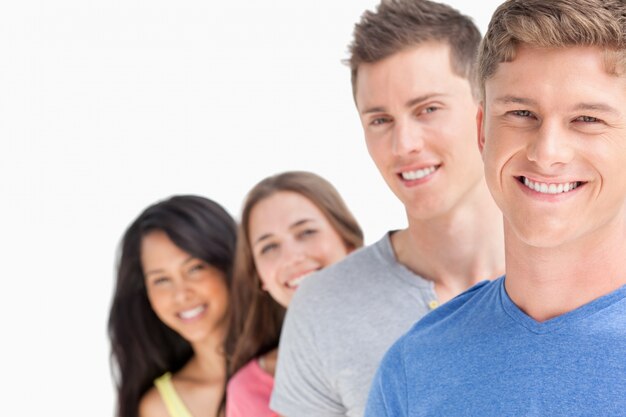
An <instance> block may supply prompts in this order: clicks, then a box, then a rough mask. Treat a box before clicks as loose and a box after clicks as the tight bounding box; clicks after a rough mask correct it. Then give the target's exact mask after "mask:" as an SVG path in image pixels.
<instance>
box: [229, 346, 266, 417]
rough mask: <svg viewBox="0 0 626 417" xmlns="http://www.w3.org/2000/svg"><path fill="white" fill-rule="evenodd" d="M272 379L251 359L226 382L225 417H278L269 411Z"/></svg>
mask: <svg viewBox="0 0 626 417" xmlns="http://www.w3.org/2000/svg"><path fill="white" fill-rule="evenodd" d="M273 388H274V377H273V376H272V375H270V374H268V373H267V372H265V371H264V370H263V369H262V368H261V366H259V361H258V359H256V358H255V359H253V360H251V361H250V362H248V363H247V364H246V365H245V366H244V367H243V368H241V369H240V370H239V371H237V373H236V374H235V375H233V377H232V378H231V379H230V381H228V386H227V387H226V417H278V414H277V413H275V412H273V411H272V410H270V396H271V395H272V389H273Z"/></svg>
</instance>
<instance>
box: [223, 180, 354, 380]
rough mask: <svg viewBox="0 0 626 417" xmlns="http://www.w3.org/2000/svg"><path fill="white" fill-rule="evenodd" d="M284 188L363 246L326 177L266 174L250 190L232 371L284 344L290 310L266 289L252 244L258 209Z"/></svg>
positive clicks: (238, 268) (235, 291)
mask: <svg viewBox="0 0 626 417" xmlns="http://www.w3.org/2000/svg"><path fill="white" fill-rule="evenodd" d="M280 191H291V192H295V193H298V194H300V195H302V196H304V197H305V198H307V199H308V200H309V201H311V202H312V203H313V204H314V205H315V206H316V207H317V208H318V209H319V210H320V211H321V212H322V214H323V215H324V217H326V219H327V220H328V222H329V223H330V225H331V226H332V227H333V228H334V229H335V230H336V231H337V233H338V234H339V236H340V237H341V239H342V240H343V242H344V244H345V245H346V248H348V250H352V249H357V248H360V247H361V246H363V232H362V231H361V228H360V227H359V224H358V223H357V221H356V220H355V218H354V216H353V215H352V213H350V210H348V207H347V206H346V204H345V203H344V201H343V199H342V198H341V196H340V195H339V193H338V192H337V190H336V189H335V187H333V186H332V184H330V183H329V182H328V181H326V180H325V179H324V178H322V177H320V176H318V175H316V174H313V173H310V172H304V171H290V172H285V173H282V174H278V175H274V176H271V177H268V178H265V179H264V180H262V181H261V182H259V183H258V184H257V185H255V186H254V187H253V188H252V190H250V192H249V193H248V196H247V197H246V200H245V202H244V205H243V210H242V214H241V221H240V224H239V229H238V233H237V247H236V250H235V265H234V271H233V283H232V289H231V302H230V309H231V310H230V314H231V317H230V319H231V322H230V329H229V333H228V336H227V337H226V354H227V359H228V362H229V366H228V369H229V375H230V376H232V375H233V374H234V373H235V372H237V371H238V370H239V369H241V367H243V366H244V365H245V364H246V363H247V362H248V361H250V360H252V359H254V358H256V357H258V356H261V355H263V354H265V353H267V352H269V351H271V350H272V349H274V348H276V347H277V346H278V339H279V338H280V330H281V327H282V324H283V319H284V315H285V308H284V307H282V306H281V305H280V304H279V303H278V302H276V301H275V300H274V299H273V298H272V297H271V296H270V295H269V294H268V293H267V292H266V291H264V290H262V289H261V281H260V277H259V274H258V272H257V270H256V267H255V264H254V258H253V255H252V248H251V246H250V235H249V226H250V225H249V223H250V213H251V212H252V209H253V208H254V207H255V206H256V205H257V204H258V203H259V202H260V201H262V200H264V199H266V198H268V197H270V196H272V195H273V194H275V193H277V192H280Z"/></svg>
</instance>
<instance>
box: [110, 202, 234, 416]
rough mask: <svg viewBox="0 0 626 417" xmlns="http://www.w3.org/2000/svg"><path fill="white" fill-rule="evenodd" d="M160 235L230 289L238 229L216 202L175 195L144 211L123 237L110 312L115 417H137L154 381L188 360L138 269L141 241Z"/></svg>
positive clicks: (186, 349) (183, 344)
mask: <svg viewBox="0 0 626 417" xmlns="http://www.w3.org/2000/svg"><path fill="white" fill-rule="evenodd" d="M155 230H160V231H163V232H165V233H166V234H167V236H168V237H169V238H170V239H171V240H172V242H174V244H175V245H176V246H178V247H179V248H180V249H182V250H184V251H185V252H187V253H189V254H190V255H192V256H194V257H197V258H199V259H202V260H203V261H205V262H206V263H208V264H209V265H211V266H213V267H215V268H217V269H218V270H220V271H222V272H223V273H224V276H225V277H226V284H227V285H228V286H229V287H230V284H231V275H232V274H231V270H232V263H233V258H234V254H235V240H236V225H235V221H234V220H233V218H232V217H231V216H230V215H229V214H228V213H227V212H226V210H224V209H223V208H222V206H220V205H219V204H217V203H216V202H214V201H212V200H209V199H207V198H203V197H198V196H190V195H183V196H174V197H171V198H169V199H167V200H164V201H160V202H158V203H156V204H153V205H151V206H150V207H148V208H146V209H145V210H144V211H143V212H142V213H141V214H140V215H139V216H138V217H137V219H135V221H133V223H132V224H131V225H130V226H129V227H128V229H127V230H126V232H125V233H124V237H123V238H122V242H121V245H120V252H119V255H118V256H119V257H118V265H117V276H116V283H115V292H114V294H113V300H112V302H111V310H110V312H109V323H108V334H109V339H110V341H111V367H112V373H113V379H114V380H115V385H116V388H117V407H116V411H115V415H116V416H117V417H137V415H138V414H139V402H140V400H141V397H143V395H144V394H145V393H146V392H147V391H148V390H149V389H150V387H151V386H152V384H153V381H154V379H155V378H157V377H159V376H161V375H162V374H163V373H165V372H166V371H170V372H172V373H174V372H176V371H178V370H180V369H181V368H182V367H183V366H184V365H185V363H187V361H188V360H189V359H190V358H191V357H192V355H193V350H192V348H191V345H190V344H189V342H188V341H187V340H185V339H184V338H183V337H182V336H181V335H179V334H178V333H176V332H175V331H174V330H172V329H170V328H169V327H168V326H166V325H165V323H163V322H162V321H161V320H160V319H159V318H158V317H157V315H156V313H155V312H154V310H152V307H151V305H150V301H149V300H148V294H147V291H146V284H145V279H144V274H143V268H142V266H141V241H142V239H143V237H144V236H145V235H146V234H148V233H150V232H152V231H155Z"/></svg>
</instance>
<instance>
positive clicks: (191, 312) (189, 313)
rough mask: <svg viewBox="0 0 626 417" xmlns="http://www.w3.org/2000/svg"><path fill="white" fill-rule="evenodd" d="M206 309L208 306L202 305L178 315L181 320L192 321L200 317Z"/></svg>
mask: <svg viewBox="0 0 626 417" xmlns="http://www.w3.org/2000/svg"><path fill="white" fill-rule="evenodd" d="M205 309H206V306H204V305H201V306H198V307H196V308H192V309H191V310H186V311H181V312H180V313H178V315H179V316H180V318H181V319H185V320H187V319H192V318H194V317H196V316H198V315H200V313H202V312H203V311H204V310H205Z"/></svg>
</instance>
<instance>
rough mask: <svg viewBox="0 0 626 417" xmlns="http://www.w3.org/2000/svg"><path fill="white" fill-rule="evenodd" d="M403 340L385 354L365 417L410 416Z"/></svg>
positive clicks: (370, 395) (372, 388)
mask: <svg viewBox="0 0 626 417" xmlns="http://www.w3.org/2000/svg"><path fill="white" fill-rule="evenodd" d="M401 341H402V339H400V341H398V342H396V344H394V345H393V346H392V347H391V349H389V351H388V352H387V353H386V354H385V357H384V358H383V360H382V362H381V363H380V366H379V368H378V370H377V371H376V376H374V380H373V381H372V386H371V388H370V394H369V397H368V399H367V406H366V408H365V417H403V416H408V415H409V414H408V405H407V404H408V398H407V381H406V369H405V366H404V359H403V355H402V345H401Z"/></svg>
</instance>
